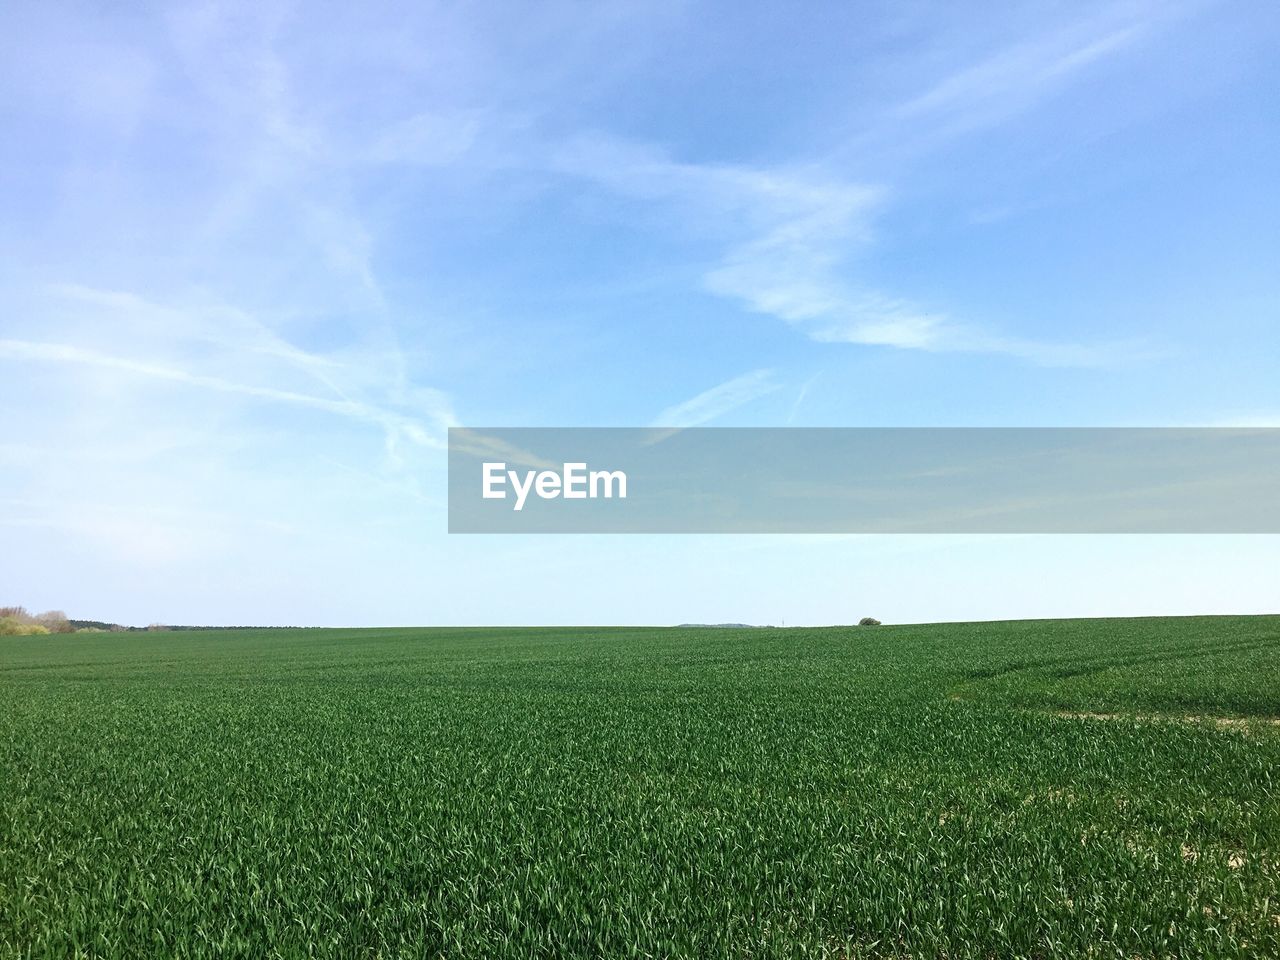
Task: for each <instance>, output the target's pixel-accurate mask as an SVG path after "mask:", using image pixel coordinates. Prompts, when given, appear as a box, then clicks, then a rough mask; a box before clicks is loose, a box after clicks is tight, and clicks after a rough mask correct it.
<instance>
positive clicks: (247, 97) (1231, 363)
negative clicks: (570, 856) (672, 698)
mask: <svg viewBox="0 0 1280 960" xmlns="http://www.w3.org/2000/svg"><path fill="white" fill-rule="evenodd" d="M0 22H2V23H3V27H4V29H2V30H0V425H2V426H3V429H2V430H0V540H3V542H4V544H5V547H4V549H3V550H2V551H0V604H24V605H26V606H27V607H28V608H29V609H33V610H43V609H49V608H56V609H62V610H65V611H66V612H67V613H68V614H69V615H71V616H72V617H78V618H84V619H101V620H109V621H117V622H123V623H133V624H147V623H151V622H161V623H199V624H261V625H391V624H406V625H407V624H422V625H434V624H442V625H443V624H540V623H546V624H578V623H587V624H606V623H654V624H662V623H678V622H691V621H695V622H723V621H734V622H752V623H771V624H778V623H786V624H788V625H799V624H820V623H849V622H854V621H856V620H857V619H858V618H859V617H862V616H876V617H878V618H880V619H882V620H884V621H886V622H893V621H897V622H906V621H911V622H925V621H938V620H969V619H1006V618H1018V617H1040V616H1044V617H1049V616H1104V615H1130V614H1132V615H1145V614H1182V613H1253V612H1280V592H1277V589H1276V578H1275V575H1274V572H1275V570H1276V569H1277V568H1280V537H1276V536H1263V535H1254V536H1221V537H1213V536H1172V535H1166V536H1147V537H1143V536H920V535H917V536H822V535H817V536H666V537H661V536H643V535H640V536H524V537H521V536H511V537H506V536H463V535H453V536H450V535H448V534H447V532H446V496H445V494H446V489H445V475H446V454H445V442H446V436H447V430H448V428H449V427H451V426H468V427H486V426H490V427H491V426H506V427H515V426H552V427H564V426H649V425H658V426H695V425H699V426H769V427H778V426H788V425H791V426H850V427H857V426H984V427H987V426H1121V425H1123V426H1175V425H1280V296H1278V295H1280V269H1277V264H1280V230H1277V229H1276V224H1277V223H1280V182H1278V171H1280V112H1277V111H1276V109H1275V91H1276V90H1278V89H1280V60H1277V58H1276V57H1275V55H1274V51H1275V49H1276V43H1277V40H1280V7H1277V6H1275V5H1273V4H1268V3H1261V2H1238V3H1233V2H1226V0H1222V2H1211V0H1190V2H1179V0H1169V2H1151V3H1148V2H1119V3H1116V2H1111V3H1087V2H1069V3H1068V2H1061V3H1058V2H1022V0H1014V2H1010V3H1007V4H1001V5H999V8H998V12H997V11H996V8H993V7H992V6H991V5H990V4H985V3H978V2H925V0H907V2H902V0H894V2H887V0H886V2H856V3H848V2H832V3H816V2H815V3H803V4H796V5H791V4H774V3H715V4H712V3H708V4H697V3H683V2H668V0H644V2H634V3H632V2H626V3H607V2H605V3H592V4H582V3H556V2H550V3H545V4H517V3H476V4H455V3H450V4H432V3H423V4H385V5H382V4H327V3H311V4H300V3H299V4H289V3H277V2H274V0H255V2H252V3H206V4H197V5H184V4H155V5H147V4H109V3H99V4H77V3H74V2H68V3H55V4H44V3H35V2H22V0H20V2H17V3H13V4H7V5H6V6H5V9H4V12H3V13H0Z"/></svg>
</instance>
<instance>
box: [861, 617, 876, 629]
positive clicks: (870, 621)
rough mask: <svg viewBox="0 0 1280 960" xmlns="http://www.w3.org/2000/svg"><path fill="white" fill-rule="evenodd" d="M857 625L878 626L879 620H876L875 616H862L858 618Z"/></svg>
mask: <svg viewBox="0 0 1280 960" xmlns="http://www.w3.org/2000/svg"><path fill="white" fill-rule="evenodd" d="M858 626H860V627H878V626H880V621H879V620H877V619H876V618H875V617H863V618H862V619H861V620H859V621H858Z"/></svg>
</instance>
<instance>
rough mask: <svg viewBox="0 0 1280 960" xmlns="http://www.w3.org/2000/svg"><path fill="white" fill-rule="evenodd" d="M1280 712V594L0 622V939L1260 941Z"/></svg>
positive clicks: (214, 945)
mask: <svg viewBox="0 0 1280 960" xmlns="http://www.w3.org/2000/svg"><path fill="white" fill-rule="evenodd" d="M1277 716H1280V617H1215V618H1179V619H1143V620H1093V621H1042V622H1013V623H990V624H958V625H957V624H950V625H936V626H910V627H894V626H884V627H863V628H828V629H812V630H809V629H805V630H801V629H791V630H710V629H703V630H697V629H693V630H691V629H683V630H667V629H648V630H645V629H521V630H516V629H501V630H499V629H483V630H480V629H476V630H333V631H322V630H287V631H285V630H281V631H226V632H207V633H197V632H192V633H167V634H166V633H151V634H131V635H122V634H95V635H85V634H81V635H73V636H52V637H15V638H0V956H3V957H28V956H30V957H59V958H61V957H71V956H80V955H84V956H114V957H145V956H228V957H230V956H235V957H248V956H253V957H256V956H286V957H293V956H305V955H317V956H343V957H375V956H385V957H397V956H406V957H410V956H411V957H434V956H449V957H475V958H485V960H492V958H507V957H510V958H529V957H609V958H612V957H632V956H635V957H697V958H703V957H739V958H759V957H791V956H831V957H843V956H850V957H941V956H945V957H994V958H1006V957H1048V956H1062V957H1092V956H1097V957H1118V956H1130V957H1144V958H1152V957H1173V956H1178V957H1186V958H1190V957H1232V956H1256V957H1280V727H1277V726H1276V725H1275V724H1274V723H1272V722H1270V718H1274V717H1277ZM1188 718H1192V719H1188ZM1221 718H1238V719H1235V720H1229V722H1227V721H1224V720H1223V719H1221Z"/></svg>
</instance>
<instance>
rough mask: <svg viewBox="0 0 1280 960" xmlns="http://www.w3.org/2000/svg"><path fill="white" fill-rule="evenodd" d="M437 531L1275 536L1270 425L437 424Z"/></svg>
mask: <svg viewBox="0 0 1280 960" xmlns="http://www.w3.org/2000/svg"><path fill="white" fill-rule="evenodd" d="M449 531H450V532H451V533H1280V429H1274V428H1264V429H1234V428H1185V429H1184V428H1169V429H1166V428H1105V429H1095V428H851V429H842V428H831V429H828V428H816V429H809V428H795V429H793V428H742V429H736V428H735V429H720V428H691V429H679V430H677V429H652V428H619V429H613V428H576V427H575V428H532V427H492V428H474V429H464V428H455V429H452V430H450V431H449Z"/></svg>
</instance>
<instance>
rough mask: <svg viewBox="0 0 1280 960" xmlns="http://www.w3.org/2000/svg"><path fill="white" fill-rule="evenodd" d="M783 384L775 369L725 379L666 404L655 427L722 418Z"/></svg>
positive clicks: (685, 424) (680, 425)
mask: <svg viewBox="0 0 1280 960" xmlns="http://www.w3.org/2000/svg"><path fill="white" fill-rule="evenodd" d="M780 388H781V384H779V383H778V382H777V380H776V378H775V377H774V372H773V371H772V370H753V371H752V372H750V373H744V374H743V375H742V376H740V377H734V378H733V379H732V380H726V381H725V382H724V383H722V384H719V385H718V386H714V387H712V388H711V389H710V390H704V391H703V392H702V393H700V394H698V395H697V396H696V397H690V398H689V399H688V400H685V401H684V402H683V403H677V404H675V405H674V406H670V407H667V408H666V409H665V410H663V411H662V412H661V413H660V414H658V415H657V416H656V417H654V419H653V423H652V426H654V427H676V428H685V427H696V426H698V425H699V424H702V423H708V422H710V421H712V420H716V419H719V418H720V417H722V416H724V415H725V414H726V413H728V412H729V411H731V410H736V409H737V408H738V407H741V406H743V405H744V404H747V403H750V402H751V401H752V400H755V399H758V398H759V397H763V396H765V395H766V394H769V393H773V392H774V391H775V390H778V389H780Z"/></svg>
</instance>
